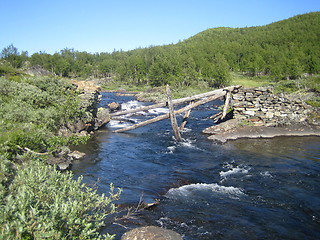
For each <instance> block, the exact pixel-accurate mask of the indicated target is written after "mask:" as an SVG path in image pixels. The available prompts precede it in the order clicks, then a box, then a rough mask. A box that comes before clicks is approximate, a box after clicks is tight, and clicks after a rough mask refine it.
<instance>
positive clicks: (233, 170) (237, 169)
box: [219, 166, 249, 178]
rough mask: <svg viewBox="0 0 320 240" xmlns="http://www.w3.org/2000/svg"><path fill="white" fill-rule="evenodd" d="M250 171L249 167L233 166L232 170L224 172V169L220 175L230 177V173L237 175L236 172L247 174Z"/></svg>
mask: <svg viewBox="0 0 320 240" xmlns="http://www.w3.org/2000/svg"><path fill="white" fill-rule="evenodd" d="M248 172H249V169H248V168H246V167H239V166H237V167H233V168H231V169H230V170H228V171H226V172H224V171H221V172H220V173H219V174H220V177H222V178H227V177H229V176H230V175H235V174H247V173H248Z"/></svg>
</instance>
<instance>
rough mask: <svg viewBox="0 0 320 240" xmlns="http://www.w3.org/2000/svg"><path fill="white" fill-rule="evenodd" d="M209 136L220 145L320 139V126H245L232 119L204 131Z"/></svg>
mask: <svg viewBox="0 0 320 240" xmlns="http://www.w3.org/2000/svg"><path fill="white" fill-rule="evenodd" d="M203 133H205V134H209V135H210V136H209V137H208V139H210V140H213V141H215V142H219V143H226V142H227V141H230V140H237V139H243V138H250V139H257V138H274V137H305V136H318V137H320V126H317V125H312V124H293V125H289V126H278V127H267V126H243V125H242V123H241V121H239V120H236V119H232V120H229V121H226V122H224V123H221V124H219V125H215V126H212V127H209V128H207V129H205V130H204V131H203Z"/></svg>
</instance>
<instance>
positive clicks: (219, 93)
mask: <svg viewBox="0 0 320 240" xmlns="http://www.w3.org/2000/svg"><path fill="white" fill-rule="evenodd" d="M240 87H241V86H231V87H227V88H224V89H223V88H221V89H217V90H213V91H210V92H206V93H201V94H197V95H193V96H190V97H185V98H179V99H174V100H172V103H173V105H175V104H180V103H184V102H190V101H193V100H198V99H201V98H205V97H210V96H213V95H219V96H223V95H225V92H224V90H225V89H226V90H229V91H233V90H234V89H238V88H240ZM166 105H167V102H162V103H157V104H152V105H149V106H143V107H140V108H135V109H128V110H123V111H118V112H115V113H111V114H110V116H111V117H113V116H119V115H125V114H129V113H135V112H140V111H145V110H149V109H153V108H159V107H164V106H166Z"/></svg>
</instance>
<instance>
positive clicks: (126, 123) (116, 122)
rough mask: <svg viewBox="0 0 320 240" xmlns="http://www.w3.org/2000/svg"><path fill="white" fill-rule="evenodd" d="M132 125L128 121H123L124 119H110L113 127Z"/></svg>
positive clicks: (110, 125)
mask: <svg viewBox="0 0 320 240" xmlns="http://www.w3.org/2000/svg"><path fill="white" fill-rule="evenodd" d="M131 125H132V124H130V123H128V122H123V121H118V120H110V122H109V123H108V126H109V127H111V128H124V127H128V126H131Z"/></svg>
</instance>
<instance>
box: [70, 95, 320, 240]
mask: <svg viewBox="0 0 320 240" xmlns="http://www.w3.org/2000/svg"><path fill="white" fill-rule="evenodd" d="M112 101H117V102H121V103H123V104H122V107H123V108H133V107H137V106H141V105H142V104H147V103H140V102H137V101H135V100H134V99H133V98H132V97H117V96H115V95H114V94H113V93H104V94H103V100H102V102H101V104H102V105H105V104H107V103H109V102H112ZM219 104H221V102H219V101H216V102H213V103H209V104H207V105H203V106H200V107H198V108H197V109H195V110H193V111H192V113H191V116H190V119H189V122H188V124H187V129H185V131H184V132H183V133H182V137H183V138H184V139H185V141H184V142H182V143H176V142H175V141H174V139H173V137H172V129H171V125H170V121H169V120H164V121H160V122H157V123H153V124H151V125H147V126H144V127H142V128H138V129H135V130H132V131H130V132H126V133H112V131H113V130H115V129H117V128H119V127H124V126H126V125H129V124H132V123H128V122H119V121H111V122H110V123H109V124H108V125H107V126H106V127H105V128H103V129H101V130H99V131H98V132H96V133H95V135H94V137H93V139H92V140H91V141H90V142H89V143H88V144H86V145H83V146H80V147H79V148H78V150H80V151H83V152H85V153H87V156H86V157H85V158H84V159H83V160H81V161H78V162H75V163H74V165H73V168H72V170H73V172H74V173H75V174H76V176H78V175H84V180H85V181H86V182H87V183H89V184H95V185H97V186H98V191H99V192H100V193H106V194H107V193H108V192H109V184H110V183H114V185H115V186H116V187H121V188H123V193H122V195H121V199H120V200H119V201H118V202H117V203H119V204H120V205H121V206H123V207H131V210H130V211H129V212H130V213H131V214H129V216H126V217H124V218H123V219H122V220H121V221H120V220H119V221H118V222H116V224H109V225H107V227H106V229H105V231H106V232H109V233H113V234H117V238H116V239H120V237H121V235H122V234H123V233H124V232H126V231H128V230H129V229H131V228H134V227H140V226H145V225H155V226H160V227H164V228H168V229H172V230H175V231H177V232H178V233H180V234H181V235H182V236H183V238H184V239H187V240H190V239H320V138H317V137H303V138H301V137H300V138H292V137H291V138H290V137H279V138H275V139H255V140H248V139H243V140H237V141H233V142H229V143H226V144H223V145H220V144H216V143H213V142H211V141H209V140H207V138H206V137H207V136H206V135H204V134H202V133H201V131H202V130H203V129H204V128H206V127H208V126H210V125H212V121H211V120H210V119H208V117H209V116H211V115H213V114H214V113H216V112H217V105H219ZM164 112H167V110H166V109H165V108H160V109H156V110H153V111H147V112H140V113H139V114H138V115H132V116H126V119H130V120H132V121H134V122H139V121H142V120H144V119H147V118H151V117H155V116H157V115H159V114H163V113H164ZM178 118H179V119H178V121H179V122H181V118H182V116H178ZM141 199H142V200H143V201H144V202H146V203H150V202H154V201H155V199H158V201H160V203H159V205H156V206H154V207H152V208H150V209H146V210H141V211H138V212H135V211H134V208H135V206H137V204H138V203H139V201H140V200H141ZM126 213H127V212H126V211H123V212H122V213H120V214H119V215H120V216H118V217H121V216H124V215H126ZM135 213H136V214H135ZM138 213H139V214H138Z"/></svg>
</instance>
